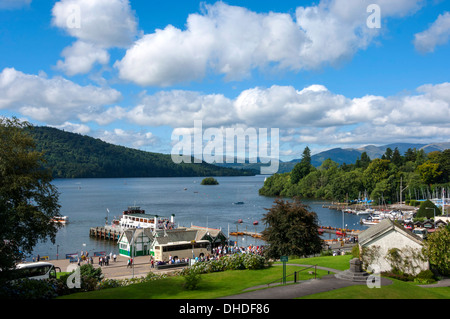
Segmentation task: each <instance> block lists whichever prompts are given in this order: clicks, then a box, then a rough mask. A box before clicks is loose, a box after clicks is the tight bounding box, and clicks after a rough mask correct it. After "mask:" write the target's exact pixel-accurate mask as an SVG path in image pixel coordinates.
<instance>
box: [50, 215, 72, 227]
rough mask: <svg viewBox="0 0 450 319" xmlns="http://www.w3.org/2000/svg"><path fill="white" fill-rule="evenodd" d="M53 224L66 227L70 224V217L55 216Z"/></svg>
mask: <svg viewBox="0 0 450 319" xmlns="http://www.w3.org/2000/svg"><path fill="white" fill-rule="evenodd" d="M52 222H54V223H58V224H63V225H65V224H67V223H68V222H69V217H68V216H53V218H52Z"/></svg>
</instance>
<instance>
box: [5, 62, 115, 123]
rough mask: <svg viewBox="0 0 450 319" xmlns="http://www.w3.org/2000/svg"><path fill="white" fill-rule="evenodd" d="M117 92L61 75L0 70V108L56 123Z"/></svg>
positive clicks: (112, 100)
mask: <svg viewBox="0 0 450 319" xmlns="http://www.w3.org/2000/svg"><path fill="white" fill-rule="evenodd" d="M121 96H122V95H121V94H120V92H118V91H116V90H114V89H110V88H100V87H96V86H92V85H88V86H81V85H79V84H76V83H74V82H71V81H69V80H66V79H64V78H62V77H54V78H51V79H49V78H47V77H46V76H45V75H43V74H40V75H31V74H25V73H23V72H20V71H17V70H15V69H14V68H5V69H4V70H3V71H2V72H1V73H0V109H9V110H16V111H19V112H20V113H21V114H22V115H24V116H28V117H31V118H33V119H35V120H39V121H43V122H47V123H49V124H54V125H60V124H61V123H63V122H64V121H66V120H68V119H70V118H74V117H78V114H81V113H89V112H93V111H95V112H97V111H98V110H99V109H102V107H103V106H105V105H110V104H112V103H116V102H118V101H119V100H120V99H121Z"/></svg>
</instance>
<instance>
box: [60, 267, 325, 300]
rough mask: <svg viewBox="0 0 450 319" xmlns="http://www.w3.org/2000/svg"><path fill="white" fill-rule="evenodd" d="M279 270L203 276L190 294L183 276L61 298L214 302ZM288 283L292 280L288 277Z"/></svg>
mask: <svg viewBox="0 0 450 319" xmlns="http://www.w3.org/2000/svg"><path fill="white" fill-rule="evenodd" d="M301 269H304V267H300V266H287V267H286V274H287V275H289V274H291V273H293V272H294V271H299V270H301ZM282 271H283V270H282V267H279V266H272V267H270V268H267V269H261V270H230V271H224V272H216V273H210V274H203V275H202V279H201V282H200V284H199V286H198V289H196V290H194V291H189V290H185V289H183V283H184V278H183V277H179V276H177V277H169V278H166V279H161V280H155V281H150V282H146V283H141V284H134V285H130V286H127V287H120V288H114V289H103V290H99V291H91V292H85V293H76V294H72V295H68V296H63V297H61V298H63V299H95V298H100V299H128V298H130V299H214V298H219V297H224V296H229V295H234V294H239V293H241V292H242V291H243V290H244V289H247V288H251V287H256V286H260V285H266V284H268V283H270V282H273V281H275V280H277V279H280V278H281V277H282V275H283V272H282ZM327 274H328V272H327V271H323V270H318V271H317V276H318V277H320V276H323V275H327ZM311 278H314V275H310V274H308V272H303V273H301V274H300V280H308V279H311ZM287 280H288V281H290V280H293V276H290V277H289V278H288V279H287Z"/></svg>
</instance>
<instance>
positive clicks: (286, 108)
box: [91, 82, 450, 145]
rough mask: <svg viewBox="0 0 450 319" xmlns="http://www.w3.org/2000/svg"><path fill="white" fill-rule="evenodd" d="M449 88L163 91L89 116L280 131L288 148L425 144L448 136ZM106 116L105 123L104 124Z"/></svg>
mask: <svg viewBox="0 0 450 319" xmlns="http://www.w3.org/2000/svg"><path fill="white" fill-rule="evenodd" d="M449 92H450V83H447V82H446V83H441V84H434V85H433V84H426V85H422V86H420V87H418V88H417V89H416V92H414V93H413V94H409V95H401V96H374V95H365V96H361V97H355V98H349V97H346V96H344V95H341V94H337V93H334V92H331V91H329V90H328V89H327V88H326V87H325V86H323V85H310V86H308V87H305V88H303V89H300V90H298V89H296V88H294V87H292V86H276V85H274V86H271V87H268V88H260V87H257V88H252V89H248V90H244V91H242V92H241V93H240V94H239V95H238V96H237V97H236V98H234V99H230V98H228V97H226V96H224V95H221V94H201V93H199V92H192V91H181V90H172V91H162V92H158V93H156V94H153V95H146V94H145V95H143V96H142V97H141V100H140V101H139V103H137V105H136V106H134V107H131V108H122V107H118V106H116V107H114V108H112V109H111V110H108V111H106V112H104V113H92V115H93V117H91V120H95V118H96V117H98V118H99V120H100V119H102V118H106V117H109V119H110V120H112V119H113V118H114V116H115V114H116V115H117V117H120V118H121V119H126V120H128V121H130V122H131V123H134V124H137V125H143V126H170V127H173V128H174V132H177V133H180V132H191V130H192V128H193V127H194V121H195V120H202V126H203V128H204V129H207V128H210V127H217V128H224V127H225V128H226V127H243V128H246V127H247V128H248V127H254V128H279V129H280V131H281V132H283V134H282V136H281V138H280V140H281V141H282V142H284V143H287V144H292V145H295V144H296V143H297V144H298V143H317V144H327V145H328V144H342V145H344V144H358V143H382V142H385V141H386V140H393V139H396V140H402V141H407V140H409V141H413V140H416V141H417V140H419V139H420V140H421V141H423V140H425V139H428V140H429V139H430V138H432V137H434V136H445V135H446V134H447V133H450V124H449V123H448V120H447V119H448V118H449V117H450V94H449ZM105 114H108V116H105Z"/></svg>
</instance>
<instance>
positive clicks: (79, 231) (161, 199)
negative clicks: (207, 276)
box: [28, 175, 367, 260]
mask: <svg viewBox="0 0 450 319" xmlns="http://www.w3.org/2000/svg"><path fill="white" fill-rule="evenodd" d="M264 178H265V176H262V175H257V176H245V177H216V179H217V180H218V181H219V185H215V186H204V185H200V183H201V180H202V178H200V177H177V178H113V179H57V180H54V181H53V184H54V185H55V186H56V187H57V188H58V191H59V192H60V197H59V202H60V205H61V215H66V216H68V217H69V223H68V224H67V225H66V226H63V227H62V228H61V229H60V230H59V231H58V234H57V236H56V242H55V244H54V245H53V244H52V243H51V242H45V243H39V244H38V245H37V246H36V248H35V250H34V252H33V256H36V255H37V254H39V255H40V256H49V257H50V259H56V256H57V253H58V254H59V258H60V259H63V258H65V255H66V254H71V253H79V252H80V251H89V253H90V255H93V253H94V252H96V251H106V252H107V253H109V252H113V253H118V247H117V245H116V244H114V243H112V242H110V241H104V240H97V239H95V238H91V237H90V236H89V229H90V227H96V226H103V225H104V224H105V219H106V217H108V221H109V223H111V221H112V219H113V218H114V217H117V218H119V217H120V216H121V215H122V211H123V210H125V209H127V207H128V206H132V205H137V206H140V207H141V208H142V209H144V210H145V211H146V213H148V214H155V215H159V216H167V217H170V215H171V214H175V223H176V224H177V225H179V226H190V225H191V223H192V224H193V225H196V226H208V227H211V228H221V229H222V231H223V233H224V234H225V235H227V234H228V229H229V231H230V232H232V231H236V222H237V220H238V219H242V220H243V221H244V222H243V223H242V224H239V225H238V227H239V230H245V229H247V230H249V231H255V230H256V231H258V232H261V231H262V230H263V229H264V224H263V223H262V222H261V219H262V218H263V215H264V214H265V213H266V210H265V208H270V207H271V206H272V205H273V200H274V198H270V197H264V196H260V195H259V194H258V190H259V189H260V188H261V187H262V186H263V184H264ZM235 202H244V204H243V205H234V204H233V203H235ZM304 203H305V204H307V205H309V206H310V208H311V210H313V211H315V212H316V213H317V215H318V218H319V221H320V225H323V226H333V227H342V225H343V220H342V213H341V212H337V211H335V210H329V209H327V208H322V205H323V204H324V203H326V202H324V201H313V200H305V201H304ZM107 209H108V210H109V214H107ZM344 218H345V219H344V223H345V225H347V226H346V227H347V228H350V229H366V228H367V227H365V226H362V225H360V224H359V220H360V216H355V215H349V214H345V216H344ZM255 220H257V221H259V225H257V226H256V227H255V226H254V225H253V222H254V221H255ZM325 236H328V235H325ZM231 239H233V240H235V239H236V237H232V238H231ZM237 240H238V245H248V244H257V245H259V244H261V243H262V242H260V241H258V240H255V239H254V238H251V237H238V238H237ZM28 260H31V257H30V258H28Z"/></svg>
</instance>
